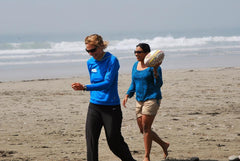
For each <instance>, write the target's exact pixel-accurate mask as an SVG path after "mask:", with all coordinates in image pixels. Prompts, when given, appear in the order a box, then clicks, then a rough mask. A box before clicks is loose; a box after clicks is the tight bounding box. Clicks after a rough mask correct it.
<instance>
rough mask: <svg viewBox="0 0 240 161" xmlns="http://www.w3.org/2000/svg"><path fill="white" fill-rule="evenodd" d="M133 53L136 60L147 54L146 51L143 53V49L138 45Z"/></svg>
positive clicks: (141, 59)
mask: <svg viewBox="0 0 240 161" xmlns="http://www.w3.org/2000/svg"><path fill="white" fill-rule="evenodd" d="M134 53H135V56H136V58H137V60H138V61H143V60H144V58H145V56H146V55H147V53H144V51H143V49H142V48H141V47H140V46H138V47H136V50H135V51H134Z"/></svg>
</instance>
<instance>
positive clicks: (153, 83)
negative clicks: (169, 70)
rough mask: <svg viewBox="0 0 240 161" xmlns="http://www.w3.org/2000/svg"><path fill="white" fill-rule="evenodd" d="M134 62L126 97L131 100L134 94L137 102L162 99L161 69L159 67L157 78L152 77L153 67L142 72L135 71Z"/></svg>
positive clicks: (135, 65)
mask: <svg viewBox="0 0 240 161" xmlns="http://www.w3.org/2000/svg"><path fill="white" fill-rule="evenodd" d="M137 64H138V62H136V63H135V64H134V65H133V68H132V83H131V85H130V87H129V89H128V91H127V94H128V97H129V98H131V97H132V96H133V95H134V93H135V92H136V100H137V101H146V100H150V99H157V100H159V99H162V94H161V86H162V84H163V81H162V69H161V67H160V66H159V67H158V69H157V71H158V77H157V78H155V77H154V72H153V67H148V68H146V69H144V70H141V71H139V70H137Z"/></svg>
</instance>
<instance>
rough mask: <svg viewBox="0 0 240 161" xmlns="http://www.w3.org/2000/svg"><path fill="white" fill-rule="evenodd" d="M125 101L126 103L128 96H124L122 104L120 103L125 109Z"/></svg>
mask: <svg viewBox="0 0 240 161" xmlns="http://www.w3.org/2000/svg"><path fill="white" fill-rule="evenodd" d="M127 101H128V95H126V96H125V97H124V99H123V102H122V104H123V107H125V108H126V107H127V106H126V103H127Z"/></svg>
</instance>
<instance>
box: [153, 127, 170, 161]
mask: <svg viewBox="0 0 240 161" xmlns="http://www.w3.org/2000/svg"><path fill="white" fill-rule="evenodd" d="M152 139H153V141H155V142H156V143H158V144H159V145H160V146H161V147H162V149H163V152H164V159H166V158H167V156H168V147H169V145H170V144H169V143H167V142H164V141H163V140H162V139H161V138H160V137H159V136H158V135H157V134H156V133H155V132H154V131H152Z"/></svg>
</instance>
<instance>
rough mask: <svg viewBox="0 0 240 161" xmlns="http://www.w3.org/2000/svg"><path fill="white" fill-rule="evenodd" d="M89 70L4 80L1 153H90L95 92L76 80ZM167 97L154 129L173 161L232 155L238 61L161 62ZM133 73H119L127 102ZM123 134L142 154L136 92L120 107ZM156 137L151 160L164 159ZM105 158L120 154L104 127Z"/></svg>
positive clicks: (30, 156)
mask: <svg viewBox="0 0 240 161" xmlns="http://www.w3.org/2000/svg"><path fill="white" fill-rule="evenodd" d="M75 81H78V82H82V83H89V77H88V76H82V77H74V78H54V79H39V80H25V81H24V80H23V81H11V82H2V83H0V88H1V91H0V93H1V97H0V109H1V113H0V118H1V122H0V136H1V138H0V160H49V161H50V160H86V145H85V130H84V129H85V120H86V113H87V107H88V102H89V92H83V91H73V90H72V89H71V83H73V82H75ZM163 81H164V84H163V87H162V95H163V100H162V103H161V107H160V109H159V112H158V114H157V116H156V118H155V120H154V123H153V130H154V131H155V132H156V133H157V134H159V136H160V137H161V138H162V139H163V140H164V141H167V142H169V143H170V147H169V160H170V161H180V160H186V161H187V160H190V158H192V157H199V159H200V160H208V161H215V160H219V161H226V160H228V157H229V156H231V155H239V149H240V132H239V131H240V127H239V124H240V100H239V98H240V67H217V68H196V69H195V68H194V69H167V70H165V69H163ZM130 83H131V76H130V74H121V73H120V74H119V96H120V99H121V101H122V99H123V97H124V95H125V92H126V91H127V89H128V87H129V85H130ZM122 112H123V122H122V134H123V136H124V139H125V141H126V143H127V144H128V145H129V148H130V150H131V152H132V154H133V157H134V158H135V159H137V160H142V159H143V155H144V146H143V137H142V135H141V134H140V132H139V129H138V127H137V123H136V118H135V98H132V99H129V101H128V103H127V108H124V107H122ZM162 157H163V152H162V149H161V148H160V147H159V146H158V145H157V144H156V143H153V144H152V151H151V159H152V160H153V161H159V160H162ZM99 160H104V161H119V159H118V158H117V157H116V156H114V154H113V153H112V152H111V151H110V150H109V148H108V145H107V142H106V138H105V133H104V130H102V133H101V136H100V139H99Z"/></svg>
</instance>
